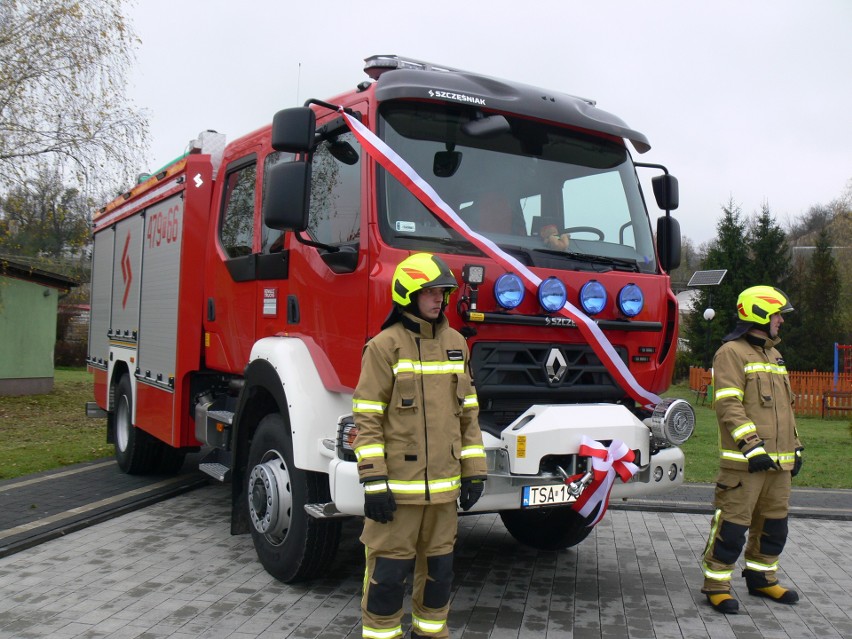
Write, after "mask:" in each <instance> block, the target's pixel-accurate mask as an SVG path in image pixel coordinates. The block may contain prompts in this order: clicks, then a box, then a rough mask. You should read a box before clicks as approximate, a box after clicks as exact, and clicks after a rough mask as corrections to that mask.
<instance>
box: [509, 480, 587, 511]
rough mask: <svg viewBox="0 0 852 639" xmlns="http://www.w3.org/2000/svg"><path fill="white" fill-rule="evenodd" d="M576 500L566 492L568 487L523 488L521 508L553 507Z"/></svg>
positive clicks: (561, 485) (562, 485)
mask: <svg viewBox="0 0 852 639" xmlns="http://www.w3.org/2000/svg"><path fill="white" fill-rule="evenodd" d="M575 501H577V498H576V497H575V496H574V495H572V494H571V493H570V492H568V486H566V485H565V484H559V485H558V486H557V485H554V486H524V487H523V492H522V497H521V507H522V508H528V507H529V506H555V505H557V504H570V503H572V502H575Z"/></svg>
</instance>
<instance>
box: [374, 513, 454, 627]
mask: <svg viewBox="0 0 852 639" xmlns="http://www.w3.org/2000/svg"><path fill="white" fill-rule="evenodd" d="M457 530H458V514H457V512H456V502H455V501H451V502H447V503H443V504H433V505H409V504H399V503H398V504H397V509H396V512H394V514H393V521H390V522H388V523H386V524H380V523H378V522H375V521H372V520H371V519H365V520H364V531H363V533H361V542H362V543H363V544H364V548H365V550H366V554H367V565H366V569H365V571H364V592H363V596H362V598H361V617H362V633H363V634H362V636H363V637H365V638H366V639H393V638H394V637H401V636H402V635H403V628H402V600H403V595H404V593H405V583H406V580H407V577H408V574H409V572H410V571H411V570H412V568H413V569H414V585H413V592H412V596H411V624H412V628H413V630H414V632H416V633H417V634H418V635H421V636H423V637H435V638H436V639H443V638H445V637H449V631H448V629H447V614H448V612H449V609H450V590H451V588H452V585H453V547H454V546H455V542H456V533H457Z"/></svg>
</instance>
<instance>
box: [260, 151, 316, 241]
mask: <svg viewBox="0 0 852 639" xmlns="http://www.w3.org/2000/svg"><path fill="white" fill-rule="evenodd" d="M267 180H268V182H267V184H266V196H265V197H264V199H263V221H264V223H265V224H266V226H268V227H269V228H273V229H278V230H280V231H304V230H305V229H307V228H308V214H309V212H310V205H311V164H310V163H309V162H281V163H279V164H276V165H274V166H273V167H272V168H271V169H270V170H269V174H268V176H267Z"/></svg>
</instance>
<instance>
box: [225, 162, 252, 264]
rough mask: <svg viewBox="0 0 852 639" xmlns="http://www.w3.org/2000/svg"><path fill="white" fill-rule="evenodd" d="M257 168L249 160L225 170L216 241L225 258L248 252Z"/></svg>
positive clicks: (250, 243)
mask: <svg viewBox="0 0 852 639" xmlns="http://www.w3.org/2000/svg"><path fill="white" fill-rule="evenodd" d="M256 178H257V165H256V163H255V162H254V161H253V160H251V161H249V162H246V163H243V164H242V166H239V167H236V168H234V169H233V170H230V171H228V173H227V175H226V176H225V197H224V203H223V214H222V224H221V226H220V227H219V238H220V240H221V242H222V248H224V249H225V253H227V255H228V257H240V256H243V255H249V254H251V252H252V241H253V238H254V197H255V182H256Z"/></svg>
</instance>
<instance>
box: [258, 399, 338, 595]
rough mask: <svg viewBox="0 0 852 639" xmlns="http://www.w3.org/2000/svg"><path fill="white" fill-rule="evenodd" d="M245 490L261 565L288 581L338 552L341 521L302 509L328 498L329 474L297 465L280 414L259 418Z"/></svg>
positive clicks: (317, 571)
mask: <svg viewBox="0 0 852 639" xmlns="http://www.w3.org/2000/svg"><path fill="white" fill-rule="evenodd" d="M244 490H245V491H246V493H245V494H247V495H248V511H249V512H248V518H249V522H250V524H249V527H250V530H251V536H252V541H254V548H255V550H256V551H257V556H258V559H260V563H261V564H263V567H264V568H265V569H266V571H267V572H268V573H269V574H270V575H272V576H273V577H275V578H276V579H278V580H279V581H283V582H284V583H288V584H289V583H296V582H299V581H307V580H309V579H313V578H314V577H317V576H320V575H324V574H325V573H326V572H327V571H328V568H329V566H330V565H331V563H332V561H333V560H334V557H335V555H336V554H337V546H338V544H339V543H340V531H341V523H340V521H337V520H320V519H315V518H313V517H311V516H310V515H308V514H307V513H306V512H305V508H304V506H305V504H309V503H318V502H327V501H330V499H331V496H330V493H329V489H328V477H327V475H324V474H321V473H314V472H308V471H304V470H301V469H299V468H296V466H295V465H294V463H293V445H292V440H291V438H290V433H289V431H288V428H287V425H286V423H285V422H284V418H283V417H282V416H281V415H279V414H272V415H267V416H266V417H264V418H263V419H262V420H261V421H260V424H258V427H257V431H256V432H255V434H254V437H253V438H252V441H251V447H250V448H249V457H248V466H247V472H246V481H245V484H244Z"/></svg>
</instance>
